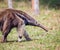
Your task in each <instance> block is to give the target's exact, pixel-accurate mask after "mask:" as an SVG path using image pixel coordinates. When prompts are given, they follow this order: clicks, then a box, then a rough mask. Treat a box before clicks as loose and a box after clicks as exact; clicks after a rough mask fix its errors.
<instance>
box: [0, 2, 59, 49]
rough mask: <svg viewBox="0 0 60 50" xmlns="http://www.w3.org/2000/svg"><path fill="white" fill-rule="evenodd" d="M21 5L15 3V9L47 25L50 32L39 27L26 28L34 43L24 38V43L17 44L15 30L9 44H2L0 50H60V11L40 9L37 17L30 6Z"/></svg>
mask: <svg viewBox="0 0 60 50" xmlns="http://www.w3.org/2000/svg"><path fill="white" fill-rule="evenodd" d="M1 4H2V3H0V5H1ZM15 4H17V5H18V6H16V5H15ZM21 4H22V3H14V7H15V9H19V10H23V11H25V12H26V13H28V14H29V15H31V16H33V18H35V19H36V20H37V21H38V22H39V23H42V24H43V25H45V26H46V27H47V28H48V30H49V32H45V31H44V30H42V29H41V28H38V27H34V26H26V27H25V28H26V30H27V32H28V34H29V36H30V37H31V39H32V41H26V40H25V39H24V37H23V39H22V42H16V41H17V31H16V28H14V29H13V30H12V31H11V32H10V34H9V35H8V37H7V38H8V41H9V42H7V43H0V50H60V14H59V13H60V10H55V9H48V8H46V7H45V8H43V7H40V14H39V15H35V14H34V13H33V12H32V10H31V7H30V6H27V5H24V4H22V5H23V6H21ZM4 6H5V5H4ZM4 6H1V7H0V8H2V7H4ZM28 7H29V9H28ZM1 36H2V33H1V32H0V39H1Z"/></svg>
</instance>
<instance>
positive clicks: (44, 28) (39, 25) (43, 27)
mask: <svg viewBox="0 0 60 50" xmlns="http://www.w3.org/2000/svg"><path fill="white" fill-rule="evenodd" d="M36 26H38V27H40V28H42V29H43V30H45V31H46V32H48V29H47V28H46V27H45V26H43V25H42V24H38V23H36Z"/></svg>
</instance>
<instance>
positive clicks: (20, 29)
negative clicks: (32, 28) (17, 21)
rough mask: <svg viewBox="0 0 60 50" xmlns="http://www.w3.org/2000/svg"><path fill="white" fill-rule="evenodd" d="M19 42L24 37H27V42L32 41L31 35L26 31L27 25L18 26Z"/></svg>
mask: <svg viewBox="0 0 60 50" xmlns="http://www.w3.org/2000/svg"><path fill="white" fill-rule="evenodd" d="M17 30H18V41H19V42H20V41H21V40H22V36H24V37H25V39H26V40H28V41H30V40H31V39H30V37H29V35H28V34H27V33H26V31H25V24H22V25H18V29H17Z"/></svg>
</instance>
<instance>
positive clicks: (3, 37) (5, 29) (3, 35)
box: [2, 20, 11, 42]
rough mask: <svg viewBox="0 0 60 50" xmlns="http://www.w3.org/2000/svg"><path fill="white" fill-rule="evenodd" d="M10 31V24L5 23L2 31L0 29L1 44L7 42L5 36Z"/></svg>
mask: <svg viewBox="0 0 60 50" xmlns="http://www.w3.org/2000/svg"><path fill="white" fill-rule="evenodd" d="M10 31H11V29H10V22H9V21H7V20H6V21H5V22H4V25H3V29H2V33H3V34H2V42H6V41H7V36H8V34H9V32H10Z"/></svg>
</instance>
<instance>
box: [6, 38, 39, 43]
mask: <svg viewBox="0 0 60 50" xmlns="http://www.w3.org/2000/svg"><path fill="white" fill-rule="evenodd" d="M35 40H39V39H32V40H30V41H35ZM30 41H27V40H22V41H21V42H30ZM11 42H18V40H11V41H7V42H5V43H11Z"/></svg>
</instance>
